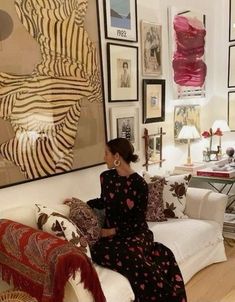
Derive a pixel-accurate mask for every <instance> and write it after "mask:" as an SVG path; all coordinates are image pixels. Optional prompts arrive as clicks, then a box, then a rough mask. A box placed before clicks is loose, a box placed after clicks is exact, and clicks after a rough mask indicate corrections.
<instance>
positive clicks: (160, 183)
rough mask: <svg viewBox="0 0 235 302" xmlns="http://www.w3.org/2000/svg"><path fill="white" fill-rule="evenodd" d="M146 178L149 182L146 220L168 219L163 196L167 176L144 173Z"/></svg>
mask: <svg viewBox="0 0 235 302" xmlns="http://www.w3.org/2000/svg"><path fill="white" fill-rule="evenodd" d="M144 178H145V180H146V182H147V184H148V191H149V192H148V205H147V212H146V220H147V221H166V220H167V219H166V217H165V215H164V207H163V198H162V196H163V188H164V183H165V178H164V177H161V176H153V177H150V176H149V175H148V174H144Z"/></svg>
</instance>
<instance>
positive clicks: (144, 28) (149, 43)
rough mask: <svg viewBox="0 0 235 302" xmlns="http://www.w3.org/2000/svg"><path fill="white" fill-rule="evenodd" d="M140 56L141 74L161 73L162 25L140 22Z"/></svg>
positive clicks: (156, 74)
mask: <svg viewBox="0 0 235 302" xmlns="http://www.w3.org/2000/svg"><path fill="white" fill-rule="evenodd" d="M141 58H142V72H143V75H155V76H158V75H161V74H162V26H161V25H158V24H156V23H150V22H146V21H142V22H141Z"/></svg>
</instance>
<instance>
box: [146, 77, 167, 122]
mask: <svg viewBox="0 0 235 302" xmlns="http://www.w3.org/2000/svg"><path fill="white" fill-rule="evenodd" d="M164 120H165V80H149V79H144V80H143V123H145V124H146V123H155V122H162V121H164Z"/></svg>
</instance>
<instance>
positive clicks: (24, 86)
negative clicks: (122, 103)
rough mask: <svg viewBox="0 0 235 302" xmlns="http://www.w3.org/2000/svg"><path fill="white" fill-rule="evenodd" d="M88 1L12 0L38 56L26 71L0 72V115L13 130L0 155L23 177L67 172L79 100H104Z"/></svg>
mask: <svg viewBox="0 0 235 302" xmlns="http://www.w3.org/2000/svg"><path fill="white" fill-rule="evenodd" d="M87 5H88V1H79V0H36V1H35V0H15V7H16V11H17V14H18V16H19V18H20V20H21V22H22V24H23V25H24V26H25V27H26V29H27V30H28V32H29V33H30V34H31V35H32V36H33V37H34V39H36V41H37V42H38V43H39V46H40V51H41V58H42V59H41V62H40V63H39V64H38V65H37V66H35V68H34V70H33V73H32V74H30V75H9V74H6V73H0V117H1V118H3V119H5V120H8V121H10V122H11V125H12V127H13V130H14V132H15V136H14V137H13V138H12V139H10V140H9V141H7V142H5V143H3V144H1V145H0V154H1V155H2V156H3V157H4V158H5V159H7V160H9V161H11V162H13V163H14V164H15V165H17V166H18V167H19V168H20V170H21V172H22V173H24V175H25V177H26V178H27V179H34V178H38V177H43V176H47V175H52V174H55V173H60V172H65V171H69V170H71V168H72V165H73V146H74V142H75V138H76V133H77V129H78V122H79V118H80V111H81V102H82V100H83V99H84V98H86V99H88V100H89V101H90V102H102V101H103V97H102V87H101V81H100V73H99V68H98V64H97V53H96V48H95V46H94V44H93V43H92V41H91V40H90V39H89V37H88V34H87V32H86V31H85V29H84V17H85V14H86V10H87Z"/></svg>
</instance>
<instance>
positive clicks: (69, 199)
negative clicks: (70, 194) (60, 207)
mask: <svg viewBox="0 0 235 302" xmlns="http://www.w3.org/2000/svg"><path fill="white" fill-rule="evenodd" d="M72 201H73V199H72V198H66V199H65V200H64V202H63V204H67V205H69V204H71V203H72Z"/></svg>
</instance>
